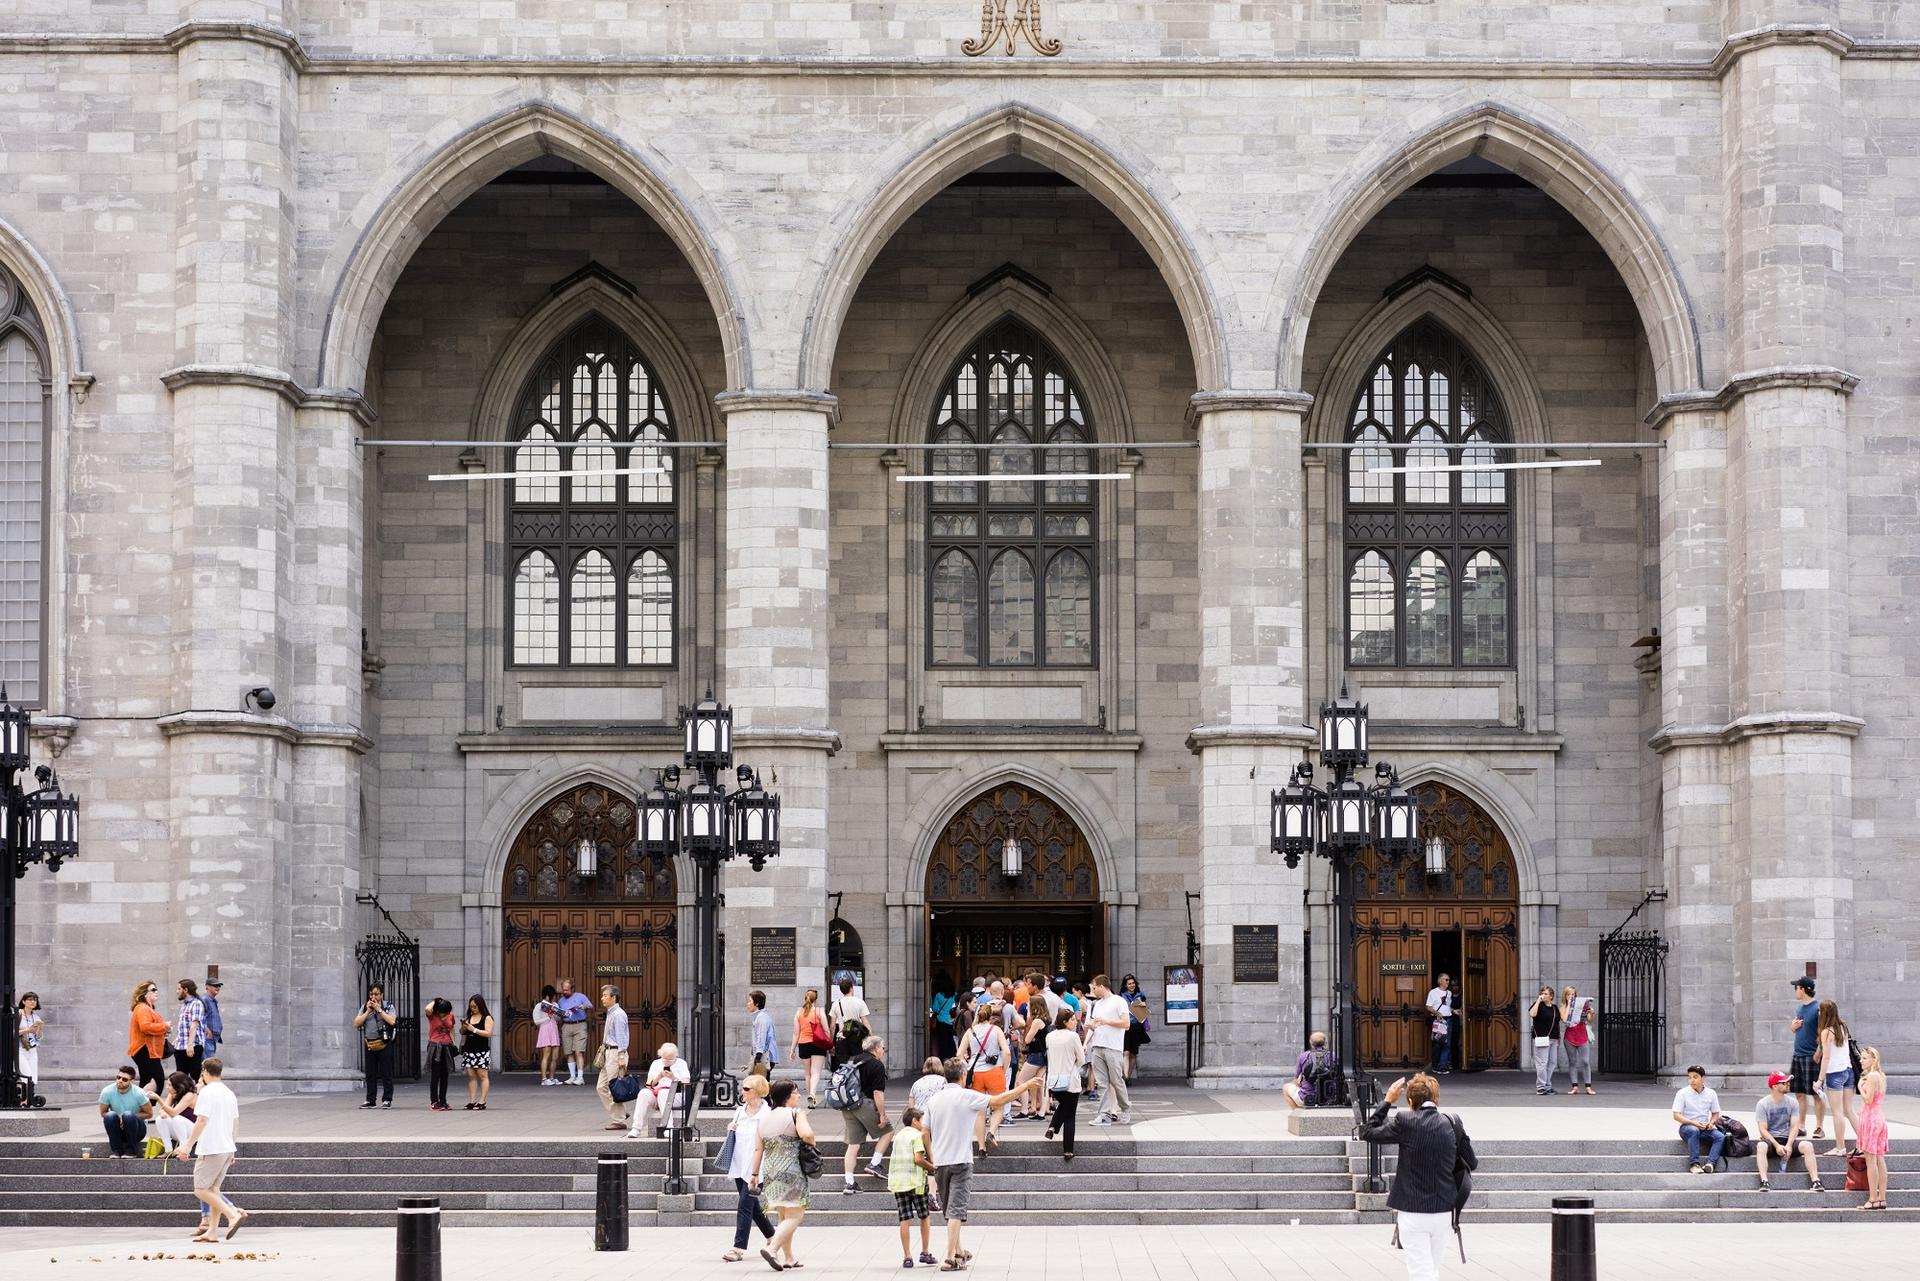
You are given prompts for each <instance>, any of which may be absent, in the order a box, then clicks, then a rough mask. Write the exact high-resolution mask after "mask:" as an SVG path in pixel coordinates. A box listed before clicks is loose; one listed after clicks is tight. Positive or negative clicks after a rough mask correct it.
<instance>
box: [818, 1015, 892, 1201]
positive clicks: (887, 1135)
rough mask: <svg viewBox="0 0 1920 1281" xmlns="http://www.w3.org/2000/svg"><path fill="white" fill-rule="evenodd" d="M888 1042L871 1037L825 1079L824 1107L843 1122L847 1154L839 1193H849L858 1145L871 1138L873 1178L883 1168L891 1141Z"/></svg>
mask: <svg viewBox="0 0 1920 1281" xmlns="http://www.w3.org/2000/svg"><path fill="white" fill-rule="evenodd" d="M886 1090H887V1043H886V1042H885V1041H883V1040H881V1039H880V1038H879V1037H877V1036H870V1037H868V1038H867V1039H866V1040H865V1041H863V1042H862V1043H861V1045H860V1052H859V1053H858V1054H855V1055H854V1056H853V1057H852V1058H850V1059H848V1060H847V1061H846V1062H845V1063H842V1064H841V1065H840V1066H839V1067H837V1068H835V1069H834V1070H833V1075H832V1076H831V1077H829V1078H827V1106H828V1107H830V1108H832V1109H833V1110H834V1111H836V1112H838V1113H839V1114H840V1115H841V1117H842V1118H843V1119H844V1120H845V1122H846V1127H847V1156H846V1166H845V1170H844V1173H845V1174H846V1178H847V1183H846V1186H845V1187H844V1188H842V1189H841V1191H842V1192H844V1193H846V1195H848V1196H852V1195H853V1194H854V1193H855V1192H857V1191H859V1189H858V1188H857V1187H855V1186H854V1182H853V1169H854V1166H855V1165H856V1164H858V1162H859V1160H860V1145H861V1143H863V1142H865V1141H866V1140H868V1139H872V1140H873V1159H872V1160H870V1161H868V1162H867V1173H868V1174H871V1175H874V1176H875V1177H876V1178H877V1177H879V1176H880V1175H882V1174H884V1173H885V1172H886V1171H885V1170H884V1169H883V1168H882V1166H881V1161H882V1160H883V1159H884V1158H885V1156H886V1154H887V1149H888V1148H889V1147H890V1146H892V1144H893V1126H892V1125H890V1124H888V1122H887V1094H886Z"/></svg>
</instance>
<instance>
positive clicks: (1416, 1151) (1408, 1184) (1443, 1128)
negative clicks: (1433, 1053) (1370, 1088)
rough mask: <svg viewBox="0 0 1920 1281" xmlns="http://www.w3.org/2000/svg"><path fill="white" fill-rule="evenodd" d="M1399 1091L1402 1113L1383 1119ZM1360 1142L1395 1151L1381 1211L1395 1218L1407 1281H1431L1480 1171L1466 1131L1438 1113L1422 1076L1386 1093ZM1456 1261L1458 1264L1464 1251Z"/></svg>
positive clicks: (1431, 1083)
mask: <svg viewBox="0 0 1920 1281" xmlns="http://www.w3.org/2000/svg"><path fill="white" fill-rule="evenodd" d="M1403 1090H1404V1091H1405V1092H1406V1096H1407V1110H1406V1111H1404V1112H1394V1113H1393V1115H1392V1116H1389V1115H1388V1113H1389V1112H1392V1109H1393V1105H1394V1104H1395V1103H1398V1102H1399V1101H1400V1094H1401V1091H1403ZM1360 1137H1361V1138H1363V1139H1365V1140H1367V1141H1368V1142H1369V1143H1391V1144H1394V1145H1396V1146H1398V1147H1399V1149H1400V1161H1399V1164H1398V1166H1397V1167H1396V1169H1395V1170H1394V1175H1393V1187H1392V1189H1391V1190H1390V1191H1389V1192H1388V1193H1387V1208H1388V1209H1390V1210H1393V1211H1394V1212H1395V1214H1396V1216H1397V1219H1396V1224H1395V1228H1394V1238H1395V1240H1397V1241H1398V1242H1399V1244H1400V1248H1401V1249H1403V1250H1405V1251H1406V1252H1407V1281H1437V1278H1438V1277H1439V1275H1440V1261H1441V1260H1442V1259H1444V1258H1445V1257H1446V1251H1447V1247H1446V1241H1447V1231H1448V1229H1449V1228H1451V1229H1452V1230H1453V1231H1454V1232H1455V1233H1456V1234H1457V1233H1458V1232H1459V1231H1460V1209H1461V1207H1462V1206H1464V1205H1466V1203H1467V1196H1468V1194H1469V1193H1470V1192H1471V1191H1472V1186H1473V1185H1472V1179H1471V1177H1470V1176H1471V1174H1472V1172H1473V1171H1474V1170H1475V1169H1476V1168H1478V1167H1479V1165H1480V1158H1479V1157H1477V1156H1475V1155H1474V1152H1473V1141H1472V1140H1470V1139H1469V1138H1467V1131H1466V1127H1465V1126H1463V1125H1461V1124H1460V1118H1458V1117H1455V1116H1449V1115H1447V1114H1446V1113H1445V1112H1442V1111H1441V1110H1440V1083H1439V1082H1438V1081H1436V1080H1434V1079H1433V1078H1432V1077H1430V1076H1428V1075H1427V1074H1426V1073H1425V1072H1422V1073H1420V1074H1419V1075H1418V1076H1415V1077H1414V1078H1413V1080H1411V1081H1408V1080H1407V1078H1405V1077H1401V1078H1400V1079H1399V1080H1397V1081H1395V1082H1394V1083H1393V1084H1392V1085H1390V1086H1388V1087H1387V1094H1386V1097H1385V1098H1384V1099H1382V1100H1381V1101H1380V1105H1379V1106H1378V1107H1376V1108H1374V1110H1373V1115H1372V1116H1370V1117H1368V1118H1367V1123H1366V1124H1365V1125H1363V1126H1361V1127H1360ZM1460 1257H1461V1260H1462V1261H1463V1262H1464V1261H1465V1259H1466V1251H1465V1249H1464V1248H1463V1249H1462V1250H1461V1252H1460Z"/></svg>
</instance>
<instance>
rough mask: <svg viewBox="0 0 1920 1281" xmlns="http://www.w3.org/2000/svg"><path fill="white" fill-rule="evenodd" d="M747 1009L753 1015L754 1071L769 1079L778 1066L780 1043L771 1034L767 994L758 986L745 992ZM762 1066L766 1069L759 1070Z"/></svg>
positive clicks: (771, 1022)
mask: <svg viewBox="0 0 1920 1281" xmlns="http://www.w3.org/2000/svg"><path fill="white" fill-rule="evenodd" d="M747 1011H748V1013H750V1014H752V1015H753V1056H752V1057H753V1060H754V1071H756V1072H759V1073H760V1075H762V1076H764V1077H766V1078H767V1079H768V1080H769V1081H771V1080H772V1079H773V1070H774V1069H775V1068H777V1067H779V1066H780V1045H779V1041H778V1040H777V1039H776V1038H775V1037H774V1034H773V1015H771V1014H769V1013H767V994H766V993H765V992H762V991H761V990H760V989H759V988H755V989H754V990H753V991H751V992H749V993H747ZM763 1067H764V1068H765V1069H766V1071H764V1072H760V1069H761V1068H763Z"/></svg>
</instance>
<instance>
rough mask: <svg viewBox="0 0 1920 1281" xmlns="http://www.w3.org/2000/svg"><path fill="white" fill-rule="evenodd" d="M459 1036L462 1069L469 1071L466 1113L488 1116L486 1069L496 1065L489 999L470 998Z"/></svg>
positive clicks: (476, 995)
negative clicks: (486, 1112) (494, 1062)
mask: <svg viewBox="0 0 1920 1281" xmlns="http://www.w3.org/2000/svg"><path fill="white" fill-rule="evenodd" d="M460 1036H461V1039H460V1066H461V1067H463V1068H465V1069H466V1070H467V1111H469V1112H485V1111H486V1110H487V1087H488V1084H489V1082H488V1080H487V1068H488V1067H489V1066H490V1065H491V1064H492V1063H493V1015H492V1014H490V1013H488V1012H487V998H486V997H484V996H481V995H480V994H479V993H478V992H475V993H474V994H473V995H472V996H470V997H468V998H467V1017H466V1018H464V1019H462V1020H461V1021H460Z"/></svg>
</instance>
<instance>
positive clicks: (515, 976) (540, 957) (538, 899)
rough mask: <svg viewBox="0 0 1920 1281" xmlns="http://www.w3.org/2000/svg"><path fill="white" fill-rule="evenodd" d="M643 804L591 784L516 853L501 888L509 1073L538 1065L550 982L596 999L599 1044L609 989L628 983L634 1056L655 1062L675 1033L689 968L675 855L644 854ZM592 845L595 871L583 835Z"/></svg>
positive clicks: (562, 800)
mask: <svg viewBox="0 0 1920 1281" xmlns="http://www.w3.org/2000/svg"><path fill="white" fill-rule="evenodd" d="M634 836H635V816H634V808H633V802H632V801H630V800H628V799H627V798H626V797H624V796H621V795H620V794H618V793H617V792H614V791H613V790H611V789H609V788H606V787H603V786H601V785H600V784H598V783H582V784H580V785H578V786H576V787H573V788H571V789H569V790H567V791H565V792H562V793H561V794H560V795H558V796H556V797H554V798H553V799H552V800H550V801H548V802H547V803H546V804H545V805H544V806H542V807H541V808H540V811H539V812H538V813H536V814H535V815H534V816H533V817H532V818H531V819H530V820H528V822H527V825H526V827H525V828H523V829H521V832H520V835H519V837H518V838H517V839H516V840H515V841H514V843H513V849H512V851H511V853H510V854H509V855H508V857H507V869H506V874H505V881H504V884H503V886H502V889H501V896H500V898H501V907H502V911H501V914H500V915H501V919H502V929H503V931H504V937H503V940H502V946H501V955H502V957H503V958H504V962H505V970H506V973H505V975H504V982H503V985H502V988H501V991H502V994H503V1000H502V1009H501V1011H500V1019H501V1025H502V1031H501V1049H502V1054H503V1056H504V1058H503V1062H504V1065H505V1067H506V1069H507V1070H508V1071H531V1070H533V1069H535V1068H537V1067H538V1066H539V1053H538V1050H537V1049H536V1048H535V1039H536V1029H535V1028H534V1024H533V1007H534V1005H535V1004H536V1003H537V1002H538V1001H539V1000H540V990H541V988H543V987H544V986H546V985H547V984H552V985H553V986H554V987H556V988H557V987H559V985H560V980H562V979H567V978H570V979H572V980H573V983H574V986H575V988H576V989H578V990H579V991H581V992H584V993H586V995H587V998H588V999H589V1000H591V1001H592V1002H593V1003H594V1010H595V1015H594V1019H593V1022H592V1029H591V1034H590V1035H589V1037H588V1047H589V1049H591V1048H592V1046H593V1045H594V1044H596V1043H597V1041H598V1030H599V1026H600V1024H599V1006H600V987H601V985H602V984H604V983H612V984H615V985H616V986H618V987H619V989H620V1004H621V1006H622V1008H624V1009H625V1010H626V1012H627V1019H628V1032H629V1035H630V1037H631V1040H630V1042H629V1044H630V1046H631V1057H632V1058H633V1059H634V1060H635V1061H637V1062H641V1063H645V1062H647V1061H648V1060H650V1059H651V1058H652V1057H653V1052H654V1049H655V1047H657V1046H658V1045H659V1044H660V1043H661V1042H662V1041H671V1040H673V1039H674V1027H675V1022H676V1019H677V1016H678V1009H677V1003H676V1000H675V992H676V990H677V980H678V975H679V965H678V949H677V932H676V930H677V925H678V921H677V919H676V912H675V906H674V905H675V902H676V894H675V890H676V886H675V880H674V869H673V862H672V860H671V859H657V858H647V857H642V856H641V855H639V854H638V853H636V852H635V849H634ZM589 841H590V842H592V844H593V846H594V853H593V855H592V872H591V875H586V874H583V863H582V859H583V854H584V851H583V850H582V848H581V846H582V843H583V842H589Z"/></svg>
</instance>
